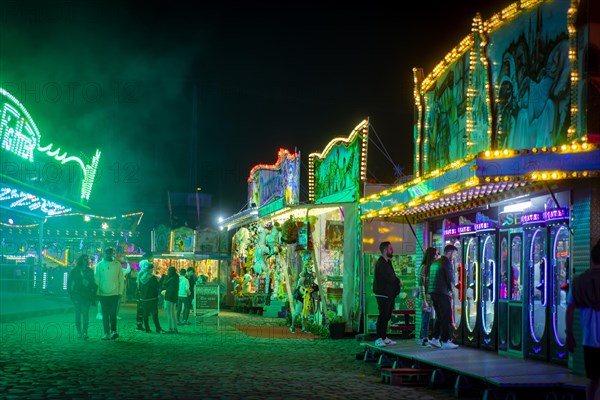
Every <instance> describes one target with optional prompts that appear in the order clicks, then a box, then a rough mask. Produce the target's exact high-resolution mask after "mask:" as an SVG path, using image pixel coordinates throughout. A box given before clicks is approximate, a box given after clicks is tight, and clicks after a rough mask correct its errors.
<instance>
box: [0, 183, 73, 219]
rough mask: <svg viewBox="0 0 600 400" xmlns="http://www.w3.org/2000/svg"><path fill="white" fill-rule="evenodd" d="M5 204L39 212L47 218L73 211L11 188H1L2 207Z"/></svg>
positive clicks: (0, 203) (0, 202)
mask: <svg viewBox="0 0 600 400" xmlns="http://www.w3.org/2000/svg"><path fill="white" fill-rule="evenodd" d="M4 204H6V205H8V207H9V208H11V209H26V210H28V211H36V210H37V211H38V212H42V213H43V214H44V215H47V216H51V215H59V214H64V213H66V212H69V211H71V209H70V208H66V207H65V206H63V205H61V204H58V203H56V202H54V201H51V200H48V199H45V198H43V197H38V196H36V195H34V194H31V193H27V192H23V191H21V190H17V189H13V188H10V187H2V188H0V205H4Z"/></svg>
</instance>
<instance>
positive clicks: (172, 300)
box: [163, 267, 179, 333]
mask: <svg viewBox="0 0 600 400" xmlns="http://www.w3.org/2000/svg"><path fill="white" fill-rule="evenodd" d="M164 281H165V282H164V284H163V288H164V289H163V291H164V297H165V305H166V309H167V321H168V323H169V331H168V333H178V331H177V299H178V296H177V293H178V291H179V276H178V275H177V271H176V270H175V267H169V270H168V272H167V276H166V277H165V278H164Z"/></svg>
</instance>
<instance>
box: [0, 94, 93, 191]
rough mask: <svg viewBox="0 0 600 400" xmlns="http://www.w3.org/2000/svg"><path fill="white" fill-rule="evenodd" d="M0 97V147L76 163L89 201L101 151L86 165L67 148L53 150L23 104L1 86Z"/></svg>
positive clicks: (27, 157) (30, 156)
mask: <svg viewBox="0 0 600 400" xmlns="http://www.w3.org/2000/svg"><path fill="white" fill-rule="evenodd" d="M0 96H1V99H0V110H1V111H0V149H1V150H2V151H8V152H10V153H12V154H14V155H16V156H17V157H20V158H22V159H24V160H27V161H29V162H34V161H35V153H36V151H37V152H39V153H42V154H45V155H47V156H49V157H51V158H53V159H54V160H56V161H60V163H61V164H66V163H68V162H72V163H75V164H76V165H78V166H79V168H80V169H81V173H82V176H83V182H82V184H81V193H80V199H81V200H85V201H87V200H89V199H90V194H91V192H92V186H93V184H94V180H95V179H96V172H97V169H98V163H99V162H100V154H101V153H100V150H96V154H95V155H94V156H92V158H91V161H90V163H89V164H86V163H84V162H83V161H82V160H81V158H79V157H75V156H69V155H67V152H65V151H62V154H61V149H60V147H58V148H56V149H53V147H54V145H53V144H52V143H51V144H49V145H47V146H42V145H41V135H40V132H39V130H38V128H37V126H36V124H35V122H34V121H33V118H31V115H29V112H27V109H25V107H24V106H23V104H21V103H20V102H19V101H18V100H17V99H16V98H15V97H14V96H13V95H11V94H10V93H8V92H7V91H6V90H4V89H2V88H0Z"/></svg>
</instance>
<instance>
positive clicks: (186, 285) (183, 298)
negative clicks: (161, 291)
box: [177, 268, 190, 325]
mask: <svg viewBox="0 0 600 400" xmlns="http://www.w3.org/2000/svg"><path fill="white" fill-rule="evenodd" d="M189 295H190V281H189V279H188V278H187V277H186V270H185V268H181V269H180V270H179V292H178V293H177V296H178V298H177V325H184V322H183V321H182V320H181V310H182V309H183V308H185V309H186V311H184V315H188V314H189V312H190V311H189V308H190V306H189V304H188V303H189V302H188V296H189Z"/></svg>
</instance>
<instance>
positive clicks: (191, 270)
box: [183, 267, 198, 325]
mask: <svg viewBox="0 0 600 400" xmlns="http://www.w3.org/2000/svg"><path fill="white" fill-rule="evenodd" d="M187 278H188V280H189V281H190V295H189V296H188V298H187V302H188V307H187V309H185V308H184V310H183V323H184V324H185V325H190V322H189V321H188V320H189V317H190V311H191V310H192V306H193V305H194V295H195V293H194V292H195V291H196V282H197V281H198V278H197V277H196V274H195V273H194V268H193V267H188V269H187ZM192 315H194V314H193V313H192Z"/></svg>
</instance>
